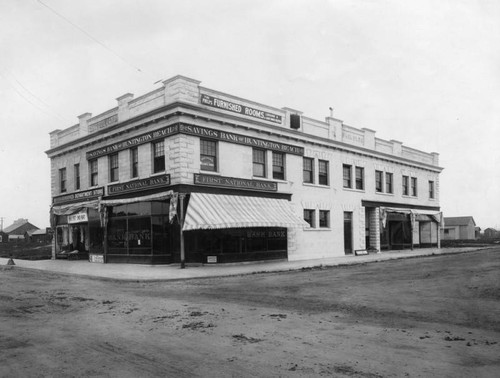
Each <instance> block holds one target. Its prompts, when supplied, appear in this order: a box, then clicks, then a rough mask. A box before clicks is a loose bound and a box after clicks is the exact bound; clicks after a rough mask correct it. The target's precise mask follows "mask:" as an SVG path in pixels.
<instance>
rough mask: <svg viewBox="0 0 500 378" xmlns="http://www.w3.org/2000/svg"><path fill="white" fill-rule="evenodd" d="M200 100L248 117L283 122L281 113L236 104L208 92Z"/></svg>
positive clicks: (205, 103)
mask: <svg viewBox="0 0 500 378" xmlns="http://www.w3.org/2000/svg"><path fill="white" fill-rule="evenodd" d="M200 102H201V104H202V105H207V106H211V107H212V108H217V109H223V110H227V111H230V112H233V113H238V114H242V115H245V116H248V117H253V118H258V119H262V120H264V121H269V122H274V123H279V124H282V123H283V117H282V116H280V115H279V114H275V113H269V112H265V111H263V110H259V109H255V108H251V107H249V106H246V105H240V104H236V103H234V102H231V101H227V100H222V99H220V98H217V97H213V96H209V95H207V94H202V95H201V96H200Z"/></svg>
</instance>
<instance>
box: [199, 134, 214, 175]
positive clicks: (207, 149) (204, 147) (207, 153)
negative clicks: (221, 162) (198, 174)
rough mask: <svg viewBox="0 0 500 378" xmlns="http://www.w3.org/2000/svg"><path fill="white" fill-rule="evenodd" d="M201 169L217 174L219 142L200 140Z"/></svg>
mask: <svg viewBox="0 0 500 378" xmlns="http://www.w3.org/2000/svg"><path fill="white" fill-rule="evenodd" d="M200 169H201V170H203V171H212V172H217V142H215V141H213V140H207V139H200Z"/></svg>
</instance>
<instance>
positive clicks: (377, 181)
mask: <svg viewBox="0 0 500 378" xmlns="http://www.w3.org/2000/svg"><path fill="white" fill-rule="evenodd" d="M383 174H384V172H382V171H375V191H376V192H377V193H382V190H383V188H382V185H383V182H382V180H383V179H382V177H383Z"/></svg>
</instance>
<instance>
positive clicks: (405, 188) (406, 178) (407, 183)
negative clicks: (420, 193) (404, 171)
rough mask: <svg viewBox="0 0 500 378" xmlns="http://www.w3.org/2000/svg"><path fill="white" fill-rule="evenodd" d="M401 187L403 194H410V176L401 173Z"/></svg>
mask: <svg viewBox="0 0 500 378" xmlns="http://www.w3.org/2000/svg"><path fill="white" fill-rule="evenodd" d="M401 186H402V189H403V196H409V195H410V176H406V175H403V180H402V183H401Z"/></svg>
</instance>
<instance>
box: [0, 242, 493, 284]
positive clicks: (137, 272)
mask: <svg viewBox="0 0 500 378" xmlns="http://www.w3.org/2000/svg"><path fill="white" fill-rule="evenodd" d="M481 249H487V247H486V248H485V247H470V248H442V249H437V248H423V249H415V250H413V251H411V250H401V251H384V252H381V253H375V254H369V255H364V256H339V257H332V258H326V259H314V260H300V261H268V262H257V263H239V264H219V265H217V264H214V265H208V264H206V265H189V264H187V266H186V268H185V269H181V268H180V265H179V264H172V265H139V264H99V263H89V262H88V261H68V260H38V261H30V260H14V263H15V265H14V266H12V268H13V269H18V268H22V269H35V270H42V271H48V272H55V273H60V274H69V275H78V276H85V277H93V278H96V277H97V278H101V279H111V280H126V281H169V280H182V279H190V278H208V277H226V276H237V275H243V274H255V273H264V272H285V271H291V270H301V269H310V268H315V267H320V266H323V267H330V266H342V265H354V264H363V263H368V262H377V261H386V260H395V259H404V258H412V257H419V256H432V255H448V254H455V253H464V252H472V251H477V250H481ZM8 260H9V259H7V258H0V266H4V265H7V262H8ZM9 268H10V266H9Z"/></svg>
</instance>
